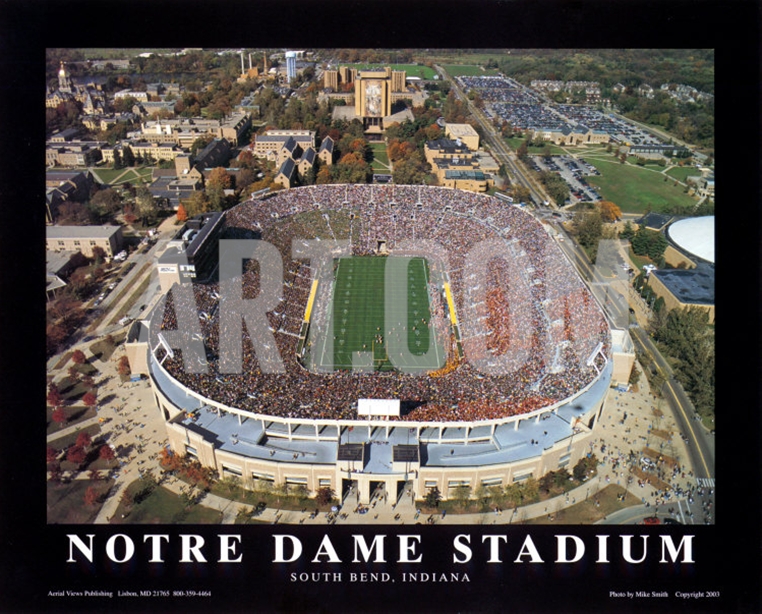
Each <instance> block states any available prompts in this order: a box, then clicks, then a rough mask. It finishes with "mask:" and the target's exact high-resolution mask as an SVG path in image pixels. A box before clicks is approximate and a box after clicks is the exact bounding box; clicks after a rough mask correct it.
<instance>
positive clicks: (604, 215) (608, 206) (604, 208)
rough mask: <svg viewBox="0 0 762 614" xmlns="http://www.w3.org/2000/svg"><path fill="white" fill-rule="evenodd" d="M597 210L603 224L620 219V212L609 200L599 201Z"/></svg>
mask: <svg viewBox="0 0 762 614" xmlns="http://www.w3.org/2000/svg"><path fill="white" fill-rule="evenodd" d="M598 210H599V211H600V212H601V219H602V220H603V221H604V222H615V221H617V220H618V219H621V218H622V210H621V209H620V208H619V207H617V206H616V205H615V204H614V203H612V202H611V201H609V200H602V201H600V202H599V203H598Z"/></svg>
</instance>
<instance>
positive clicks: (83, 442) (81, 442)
mask: <svg viewBox="0 0 762 614" xmlns="http://www.w3.org/2000/svg"><path fill="white" fill-rule="evenodd" d="M92 443H93V438H92V437H90V433H88V432H87V431H80V432H79V434H78V435H77V445H78V446H79V447H80V448H84V449H87V448H89V447H90V444H92Z"/></svg>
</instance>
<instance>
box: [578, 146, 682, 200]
mask: <svg viewBox="0 0 762 614" xmlns="http://www.w3.org/2000/svg"><path fill="white" fill-rule="evenodd" d="M585 159H586V160H587V161H588V162H589V163H590V164H592V165H593V166H595V167H596V168H597V169H598V170H599V171H600V173H601V174H600V175H599V176H591V177H588V178H587V180H588V183H589V184H590V185H591V186H594V187H595V188H597V189H598V190H599V193H600V195H601V198H603V199H604V200H610V201H611V202H613V203H615V204H616V205H618V206H619V208H620V209H621V210H622V211H623V212H624V213H645V212H646V211H647V210H648V209H650V210H651V211H655V212H660V211H663V210H664V209H667V208H671V207H673V206H675V205H679V206H682V207H685V206H690V205H693V204H695V203H696V200H695V199H694V198H692V197H691V196H688V195H687V194H686V193H685V192H684V191H683V188H684V186H682V185H680V184H678V185H677V186H675V185H674V183H675V182H674V181H673V180H667V181H665V180H664V179H665V175H664V174H663V173H661V172H659V171H656V170H649V169H647V168H641V167H639V166H634V165H631V164H621V163H620V162H619V161H616V160H614V158H613V157H611V158H609V159H606V158H605V157H602V156H597V157H595V158H593V157H587V156H586V157H585Z"/></svg>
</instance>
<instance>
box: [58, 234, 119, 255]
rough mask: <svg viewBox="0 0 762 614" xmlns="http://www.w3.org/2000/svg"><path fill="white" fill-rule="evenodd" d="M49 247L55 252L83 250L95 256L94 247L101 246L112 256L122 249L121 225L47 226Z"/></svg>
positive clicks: (84, 253) (83, 252)
mask: <svg viewBox="0 0 762 614" xmlns="http://www.w3.org/2000/svg"><path fill="white" fill-rule="evenodd" d="M45 238H46V246H47V249H48V250H50V251H53V252H82V255H84V256H86V257H87V258H92V257H93V248H94V247H100V248H101V249H103V251H104V252H105V254H106V257H107V258H111V257H112V256H114V254H117V253H118V252H119V251H120V250H121V249H122V244H123V243H124V236H123V235H122V227H121V226H47V227H46V228H45Z"/></svg>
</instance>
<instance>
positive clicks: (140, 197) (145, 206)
mask: <svg viewBox="0 0 762 614" xmlns="http://www.w3.org/2000/svg"><path fill="white" fill-rule="evenodd" d="M135 206H136V207H137V210H138V214H139V215H140V217H141V218H143V224H144V225H147V224H148V222H149V221H150V220H153V219H154V218H155V217H156V214H157V213H158V211H159V207H158V206H157V205H156V199H155V198H154V197H153V194H151V191H150V190H149V189H148V188H147V187H145V186H144V185H141V186H139V187H138V188H137V189H136V190H135Z"/></svg>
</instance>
